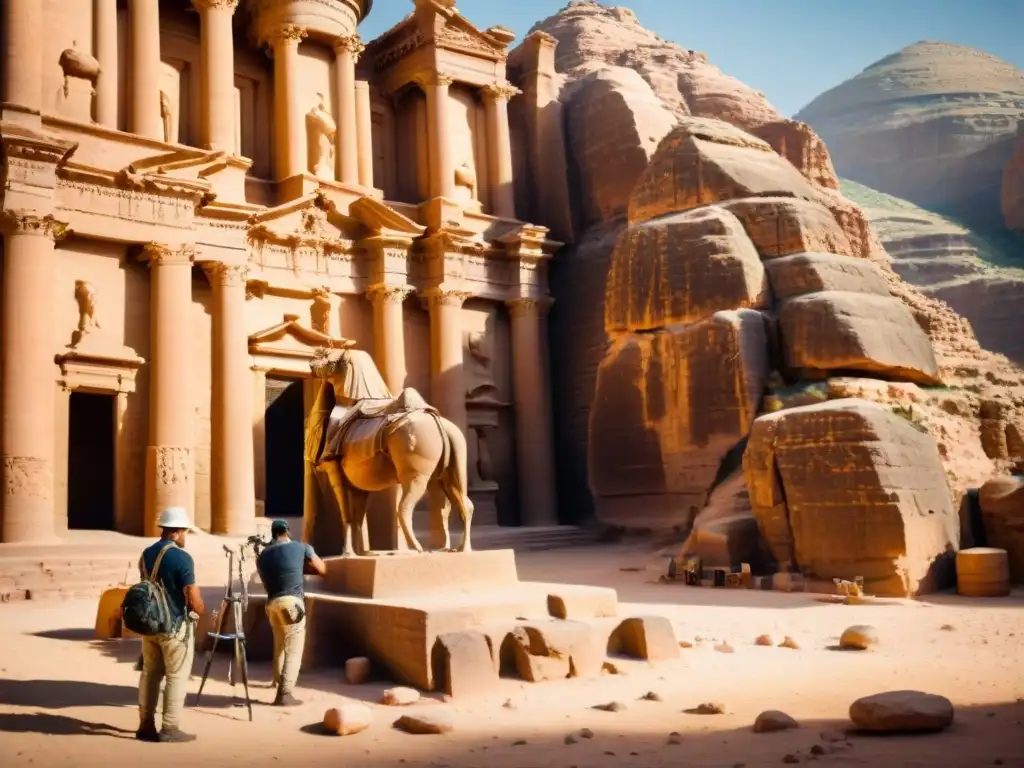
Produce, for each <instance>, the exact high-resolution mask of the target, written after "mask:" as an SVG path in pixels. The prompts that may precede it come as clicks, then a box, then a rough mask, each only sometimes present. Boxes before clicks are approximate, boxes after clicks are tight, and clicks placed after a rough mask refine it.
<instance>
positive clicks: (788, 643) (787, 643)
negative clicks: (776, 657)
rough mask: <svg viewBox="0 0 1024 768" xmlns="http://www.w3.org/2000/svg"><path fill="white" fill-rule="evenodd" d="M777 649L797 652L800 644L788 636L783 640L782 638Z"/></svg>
mask: <svg viewBox="0 0 1024 768" xmlns="http://www.w3.org/2000/svg"><path fill="white" fill-rule="evenodd" d="M779 648H791V649H793V650H794V651H799V650H800V643H798V642H797V641H796V640H794V639H793V638H792V637H790V636H789V635H786V636H785V637H784V638H782V642H781V643H779Z"/></svg>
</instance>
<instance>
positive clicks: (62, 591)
mask: <svg viewBox="0 0 1024 768" xmlns="http://www.w3.org/2000/svg"><path fill="white" fill-rule="evenodd" d="M110 586H112V585H111V584H100V583H98V582H95V581H84V582H78V581H65V582H61V583H59V584H52V585H49V586H43V587H30V588H28V589H27V590H25V599H26V600H99V599H100V595H101V594H102V593H103V591H104V590H105V589H107V588H108V587H110Z"/></svg>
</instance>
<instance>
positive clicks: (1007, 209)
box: [1003, 120, 1024, 233]
mask: <svg viewBox="0 0 1024 768" xmlns="http://www.w3.org/2000/svg"><path fill="white" fill-rule="evenodd" d="M1003 220H1004V221H1005V222H1006V226H1007V227H1009V228H1010V229H1012V230H1014V231H1017V232H1021V233H1024V120H1021V121H1020V122H1019V123H1018V124H1017V141H1016V143H1015V144H1014V146H1013V154H1012V155H1010V159H1009V160H1008V161H1007V163H1006V168H1005V169H1003Z"/></svg>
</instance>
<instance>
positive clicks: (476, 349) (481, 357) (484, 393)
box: [466, 331, 498, 403]
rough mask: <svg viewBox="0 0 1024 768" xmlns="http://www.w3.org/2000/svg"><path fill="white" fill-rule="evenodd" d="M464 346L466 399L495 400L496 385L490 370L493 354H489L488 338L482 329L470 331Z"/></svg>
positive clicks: (472, 400) (469, 400)
mask: <svg viewBox="0 0 1024 768" xmlns="http://www.w3.org/2000/svg"><path fill="white" fill-rule="evenodd" d="M466 348H467V350H468V351H469V360H468V362H469V365H468V366H467V369H468V370H467V371H466V373H467V376H466V379H467V381H466V401H467V402H470V403H472V402H477V401H480V400H486V401H489V402H492V401H496V397H495V395H496V394H497V392H498V387H497V385H496V384H495V383H494V374H493V372H492V371H491V364H492V362H493V361H494V356H493V355H492V354H491V349H490V338H489V337H488V335H487V333H485V332H483V331H471V332H469V333H467V334H466Z"/></svg>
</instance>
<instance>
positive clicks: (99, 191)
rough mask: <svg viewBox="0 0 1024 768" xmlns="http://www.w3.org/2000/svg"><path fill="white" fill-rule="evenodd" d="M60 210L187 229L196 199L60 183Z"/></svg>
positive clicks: (71, 182)
mask: <svg viewBox="0 0 1024 768" xmlns="http://www.w3.org/2000/svg"><path fill="white" fill-rule="evenodd" d="M57 193H58V199H59V201H60V207H61V208H63V209H65V210H67V211H77V212H82V213H90V214H99V215H101V216H112V217H115V218H119V219H127V220H130V221H134V222H137V223H141V224H158V225H161V226H167V227H175V228H179V229H188V228H189V227H190V225H191V223H192V218H193V214H194V213H195V209H196V201H195V199H194V198H191V197H189V198H185V197H179V196H175V195H172V196H168V195H166V194H159V193H156V192H145V191H142V189H141V188H138V187H136V188H131V189H124V188H121V187H114V186H101V185H98V184H94V183H88V182H81V181H70V180H67V179H61V180H60V181H59V182H58V184H57Z"/></svg>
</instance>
